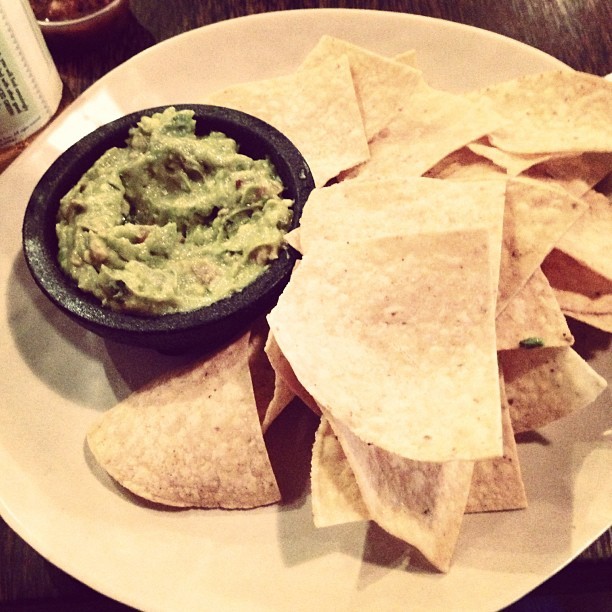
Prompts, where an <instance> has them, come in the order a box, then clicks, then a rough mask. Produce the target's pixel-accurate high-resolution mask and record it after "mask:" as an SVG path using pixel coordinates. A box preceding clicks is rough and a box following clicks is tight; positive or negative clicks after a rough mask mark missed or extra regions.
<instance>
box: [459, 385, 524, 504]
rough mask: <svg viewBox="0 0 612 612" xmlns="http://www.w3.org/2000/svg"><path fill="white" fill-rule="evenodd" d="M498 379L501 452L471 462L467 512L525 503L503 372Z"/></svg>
mask: <svg viewBox="0 0 612 612" xmlns="http://www.w3.org/2000/svg"><path fill="white" fill-rule="evenodd" d="M500 383H501V400H502V403H501V411H502V427H503V432H504V455H503V457H495V458H494V459H484V460H481V461H475V462H474V471H473V473H472V484H471V486H470V494H469V497H468V500H467V504H466V507H465V511H466V513H472V512H497V511H500V510H518V509H520V508H526V507H527V496H526V494H525V485H524V484H523V477H522V475H521V467H520V463H519V456H518V452H517V449H516V441H515V439H514V431H513V429H512V422H511V419H510V407H509V405H508V399H507V398H506V393H505V390H504V382H503V376H500Z"/></svg>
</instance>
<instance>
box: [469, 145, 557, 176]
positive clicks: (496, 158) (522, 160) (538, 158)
mask: <svg viewBox="0 0 612 612" xmlns="http://www.w3.org/2000/svg"><path fill="white" fill-rule="evenodd" d="M467 147H468V149H470V151H473V152H474V153H476V154H477V155H482V157H486V158H487V159H490V160H491V161H492V162H493V163H494V164H495V165H496V166H499V167H500V168H504V169H505V170H506V172H507V173H508V174H509V175H510V176H518V175H519V174H522V173H523V172H525V170H528V169H529V168H531V167H533V166H535V165H537V164H540V163H542V162H545V161H549V160H550V159H551V158H552V159H557V158H558V157H559V154H557V153H531V154H530V153H509V152H508V151H502V150H501V149H498V148H497V147H493V146H491V144H490V143H489V141H488V139H486V138H485V139H481V140H480V141H478V142H473V143H470V144H469V145H467Z"/></svg>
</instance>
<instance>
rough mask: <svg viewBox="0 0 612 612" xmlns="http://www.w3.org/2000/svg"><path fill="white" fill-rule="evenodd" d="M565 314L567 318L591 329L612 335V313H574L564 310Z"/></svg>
mask: <svg viewBox="0 0 612 612" xmlns="http://www.w3.org/2000/svg"><path fill="white" fill-rule="evenodd" d="M563 312H564V313H565V315H566V316H568V317H572V319H576V321H582V322H583V323H586V324H587V325H590V326H591V327H596V328H597V329H601V330H602V331H605V332H608V333H609V334H612V313H592V312H573V311H572V310H564V311H563Z"/></svg>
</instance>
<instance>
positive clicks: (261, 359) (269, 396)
mask: <svg viewBox="0 0 612 612" xmlns="http://www.w3.org/2000/svg"><path fill="white" fill-rule="evenodd" d="M269 331H270V330H269V328H268V324H267V322H266V320H265V318H264V319H262V320H260V321H258V322H257V323H256V324H255V325H254V326H253V328H252V329H251V334H250V337H249V370H250V372H251V381H252V384H253V393H254V396H255V403H256V405H257V413H258V414H259V420H260V422H261V429H262V431H263V432H264V433H265V432H266V431H267V430H268V427H270V425H271V424H272V423H273V422H274V420H275V419H276V418H277V417H278V416H279V415H280V413H281V412H282V411H283V410H284V409H285V408H286V407H287V405H288V404H289V403H290V402H291V400H293V398H294V397H295V394H294V393H293V391H292V390H291V389H290V388H289V386H288V385H287V383H286V382H285V380H284V379H283V378H281V377H280V376H277V375H276V371H275V370H274V368H273V367H272V365H271V364H270V360H269V359H268V356H267V354H266V351H265V347H266V343H267V340H268V337H269Z"/></svg>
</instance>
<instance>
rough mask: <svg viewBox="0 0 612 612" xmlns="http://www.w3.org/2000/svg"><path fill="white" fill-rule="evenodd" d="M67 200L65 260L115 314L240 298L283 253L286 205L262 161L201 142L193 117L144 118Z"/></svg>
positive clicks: (61, 215) (62, 232)
mask: <svg viewBox="0 0 612 612" xmlns="http://www.w3.org/2000/svg"><path fill="white" fill-rule="evenodd" d="M126 144H127V146H126V147H116V148H112V149H110V150H108V151H106V153H104V154H103V155H102V157H100V159H99V160H98V161H97V162H96V163H95V164H94V165H93V166H92V167H91V168H90V169H89V170H88V171H87V172H86V173H85V174H84V175H83V176H82V177H81V179H80V180H79V182H78V183H77V184H76V185H75V186H74V187H73V188H72V189H71V190H70V191H69V192H68V193H67V194H66V195H65V196H64V197H63V198H62V200H61V204H60V208H59V212H58V219H57V225H56V231H57V237H58V242H59V262H60V264H61V266H62V269H63V270H64V271H65V272H66V274H68V275H69V276H71V277H72V278H73V279H74V280H75V281H76V283H77V284H78V286H79V287H80V288H81V289H82V290H84V291H87V292H90V293H92V294H93V295H95V296H97V297H98V298H99V299H100V300H101V302H102V304H103V305H105V306H107V307H109V308H112V309H114V310H119V311H124V312H130V313H137V314H142V315H157V314H167V313H174V312H184V311H189V310H193V309H196V308H200V307H202V306H207V305H210V304H212V303H214V302H216V301H218V300H220V299H221V298H224V297H227V296H229V295H231V294H232V293H234V292H236V291H240V290H241V289H243V288H244V287H246V286H247V285H249V284H250V283H252V282H253V281H254V280H255V279H256V278H257V277H259V276H260V275H261V274H262V273H263V272H264V271H265V270H266V269H267V267H268V266H269V264H270V262H271V261H272V260H273V259H275V258H277V257H278V254H279V250H280V249H281V248H283V244H284V241H283V235H284V233H285V232H286V230H287V229H288V228H289V225H290V222H291V218H292V210H291V207H292V204H293V202H292V201H291V200H288V199H286V198H283V197H282V195H281V194H282V191H283V184H282V182H281V180H280V179H279V177H278V176H277V174H276V171H275V169H274V167H273V165H272V164H271V163H270V161H269V160H267V159H258V160H253V159H251V158H250V157H248V156H246V155H243V154H241V153H240V152H239V151H238V145H237V143H236V142H235V141H234V140H232V139H231V138H228V137H227V136H226V135H224V134H222V133H220V132H212V133H210V134H208V135H206V136H197V135H196V134H195V120H194V118H193V112H192V111H189V110H181V111H177V110H176V109H174V108H172V107H170V108H167V109H165V110H164V111H163V112H162V113H157V114H155V115H153V116H151V117H142V118H141V120H140V121H139V123H138V124H137V125H136V126H135V127H133V128H132V129H131V130H130V132H129V137H128V139H127V143H126Z"/></svg>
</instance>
